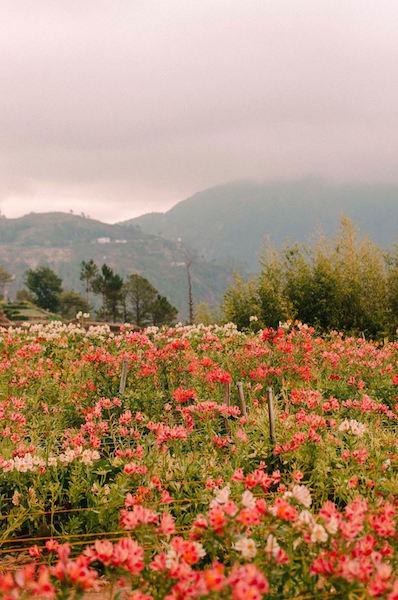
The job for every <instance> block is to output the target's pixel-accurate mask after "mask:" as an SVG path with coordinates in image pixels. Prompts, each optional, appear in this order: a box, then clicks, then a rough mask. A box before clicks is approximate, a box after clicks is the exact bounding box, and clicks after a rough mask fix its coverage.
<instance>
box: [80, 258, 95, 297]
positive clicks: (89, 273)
mask: <svg viewBox="0 0 398 600" xmlns="http://www.w3.org/2000/svg"><path fill="white" fill-rule="evenodd" d="M97 276H98V267H97V265H96V264H95V262H94V261H93V259H92V258H90V260H88V261H85V260H82V262H81V263H80V281H84V284H85V291H86V302H87V304H89V293H90V292H91V291H93V284H94V281H95V278H96V277H97Z"/></svg>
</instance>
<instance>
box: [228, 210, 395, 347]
mask: <svg viewBox="0 0 398 600" xmlns="http://www.w3.org/2000/svg"><path fill="white" fill-rule="evenodd" d="M261 264H262V270H261V273H260V275H259V276H258V278H257V279H256V280H254V281H250V282H247V283H245V282H244V281H243V280H242V279H239V278H238V277H236V278H235V284H234V286H233V287H231V288H230V289H229V290H227V292H226V294H225V298H224V306H223V309H224V314H225V316H226V318H227V319H229V320H232V321H233V322H235V323H236V324H237V325H238V327H240V328H245V327H248V326H249V322H250V315H255V316H257V317H258V319H259V323H260V324H261V325H262V326H263V327H270V326H271V327H277V326H278V324H279V322H284V321H286V320H289V319H291V320H295V319H298V320H300V321H301V322H303V323H307V324H309V325H313V326H315V327H317V328H318V329H319V330H322V331H331V330H335V329H337V330H339V331H345V332H348V333H352V334H356V335H359V334H361V333H363V334H365V335H366V336H370V337H377V336H378V337H382V336H385V335H388V334H392V333H394V332H395V330H396V328H397V321H398V250H395V254H393V255H390V256H389V257H387V259H386V257H385V256H384V255H383V253H382V251H381V249H380V248H379V247H378V246H377V245H376V244H374V243H372V242H371V241H370V240H369V238H367V237H364V238H361V237H360V236H359V230H358V229H357V228H356V227H355V226H354V225H353V224H352V222H351V221H350V220H349V219H348V218H344V219H343V220H342V222H341V226H340V229H339V231H338V233H337V235H336V237H335V239H334V240H333V241H332V243H330V242H329V241H328V240H326V239H325V238H323V237H320V238H319V239H318V241H317V242H316V243H315V244H313V245H311V246H308V247H307V246H299V245H298V244H294V245H287V246H285V247H284V248H283V249H282V250H279V251H277V250H273V249H272V248H270V247H269V246H268V247H267V248H266V250H265V252H264V256H263V258H262V261H261Z"/></svg>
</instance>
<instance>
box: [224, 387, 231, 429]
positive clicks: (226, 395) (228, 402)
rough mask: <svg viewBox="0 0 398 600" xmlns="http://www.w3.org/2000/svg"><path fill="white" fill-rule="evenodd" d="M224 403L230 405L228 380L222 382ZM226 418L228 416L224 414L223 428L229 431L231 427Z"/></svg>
mask: <svg viewBox="0 0 398 600" xmlns="http://www.w3.org/2000/svg"><path fill="white" fill-rule="evenodd" d="M224 404H225V405H226V406H228V408H229V407H230V406H231V384H230V383H228V382H225V383H224ZM228 419H229V416H228V415H225V429H226V431H227V432H228V433H229V432H230V430H231V428H230V425H229V420H228Z"/></svg>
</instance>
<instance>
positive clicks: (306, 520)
mask: <svg viewBox="0 0 398 600" xmlns="http://www.w3.org/2000/svg"><path fill="white" fill-rule="evenodd" d="M297 522H298V524H299V525H311V526H312V525H314V524H315V519H314V517H313V515H312V514H311V513H310V511H309V510H302V511H301V513H300V514H299V516H298V519H297Z"/></svg>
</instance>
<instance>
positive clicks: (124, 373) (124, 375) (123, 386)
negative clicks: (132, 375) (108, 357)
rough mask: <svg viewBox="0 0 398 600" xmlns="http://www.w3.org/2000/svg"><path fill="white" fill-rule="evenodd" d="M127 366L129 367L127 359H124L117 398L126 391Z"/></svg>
mask: <svg viewBox="0 0 398 600" xmlns="http://www.w3.org/2000/svg"><path fill="white" fill-rule="evenodd" d="M128 366H129V359H128V358H124V359H123V364H122V374H121V376H120V385H119V396H121V395H122V394H123V393H124V390H125V389H126V381H127V369H128Z"/></svg>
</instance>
